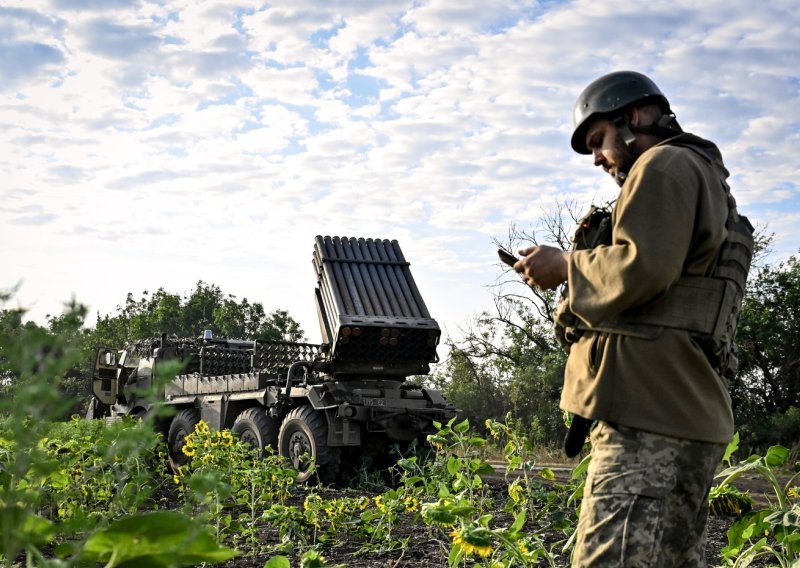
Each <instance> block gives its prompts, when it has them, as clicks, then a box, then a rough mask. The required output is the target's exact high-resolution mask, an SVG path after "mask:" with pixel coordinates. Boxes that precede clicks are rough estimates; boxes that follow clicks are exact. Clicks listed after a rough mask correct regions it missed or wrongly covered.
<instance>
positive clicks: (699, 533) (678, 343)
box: [514, 71, 752, 566]
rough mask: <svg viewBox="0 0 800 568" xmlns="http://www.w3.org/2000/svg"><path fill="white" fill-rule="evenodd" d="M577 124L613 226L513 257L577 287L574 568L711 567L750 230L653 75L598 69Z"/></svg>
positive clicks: (710, 157)
mask: <svg viewBox="0 0 800 568" xmlns="http://www.w3.org/2000/svg"><path fill="white" fill-rule="evenodd" d="M573 121H574V127H575V128H574V133H573V135H572V148H573V149H574V150H575V151H576V152H578V153H579V154H588V155H592V156H593V158H594V165H595V166H599V167H602V168H603V170H604V171H605V172H606V173H608V174H609V175H611V176H612V177H613V178H614V180H615V181H616V182H617V184H618V185H619V186H620V187H621V189H620V192H619V195H618V198H617V201H616V205H615V208H614V211H613V215H612V217H611V223H610V224H608V223H607V224H608V225H609V226H610V229H611V230H610V234H608V235H607V237H606V238H605V239H604V241H603V244H600V245H598V246H596V247H594V248H591V249H585V250H576V249H573V250H572V251H569V252H564V251H562V250H560V249H557V248H553V247H547V246H537V247H531V248H527V249H524V250H521V251H519V252H520V254H521V255H523V258H522V259H520V260H519V261H518V262H517V263H516V264H515V266H514V269H515V270H516V271H517V272H519V273H520V274H521V275H522V277H523V278H524V279H525V280H526V282H528V284H530V285H535V286H539V287H541V288H545V289H551V288H555V287H557V286H558V285H560V284H561V283H563V282H566V283H567V288H566V290H567V292H566V294H565V297H564V298H563V300H562V302H561V304H560V305H559V308H558V310H557V312H556V319H557V321H558V322H559V323H560V324H562V325H563V326H564V327H566V334H564V333H563V331H564V330H563V329H562V336H566V338H567V341H568V342H569V344H568V345H567V347H566V348H567V349H568V352H569V356H568V359H567V364H566V368H565V376H564V388H563V391H562V396H561V408H563V409H564V410H567V411H569V412H570V413H572V414H574V415H575V416H576V417H578V419H580V418H579V417H584V418H585V419H587V423H588V422H589V421H596V422H595V425H594V427H593V428H592V430H591V442H592V462H591V465H590V468H589V474H588V478H587V480H586V489H585V492H584V499H583V504H582V506H581V514H580V520H579V523H578V537H577V542H576V546H575V550H574V552H573V566H705V565H706V562H705V541H706V533H705V531H706V520H707V515H708V491H709V488H710V486H711V483H712V479H713V477H714V473H715V469H716V467H717V466H718V465H719V463H720V460H721V457H722V455H723V452H724V449H725V445H726V444H727V442H728V441H730V439H731V437H732V435H733V415H732V411H731V401H730V397H729V394H728V389H727V383H726V380H725V378H726V377H730V376H731V374H732V373H735V368H736V357H735V354H734V351H733V335H734V333H735V326H736V321H737V317H738V307H739V305H740V303H741V297H742V294H743V291H744V284H745V279H746V276H747V271H748V269H749V263H750V257H751V255H752V227H751V226H750V224H749V222H748V221H747V219H746V218H745V217H743V216H739V215H738V213H737V211H736V206H735V205H736V204H735V201H734V200H733V198H732V197H731V196H730V190H729V189H728V186H727V183H726V182H725V179H726V178H727V177H728V172H727V170H726V169H725V166H724V165H723V162H722V157H721V155H720V152H719V150H718V149H717V147H716V146H715V145H714V144H713V143H712V142H709V141H708V140H704V139H702V138H700V137H698V136H694V135H692V134H688V133H683V131H682V129H681V127H680V126H679V125H678V122H677V120H676V119H675V115H674V114H673V113H672V111H671V109H670V104H669V102H668V101H667V99H666V97H665V96H664V95H663V94H662V93H661V91H660V90H659V88H658V87H657V86H656V85H655V84H654V83H653V82H652V81H651V80H650V79H649V78H647V77H646V76H644V75H642V74H640V73H635V72H629V71H622V72H615V73H610V74H608V75H605V76H603V77H600V78H599V79H597V80H595V81H594V82H592V83H591V84H590V85H589V86H588V87H586V89H585V90H584V91H583V92H582V93H581V95H580V96H579V97H578V100H577V102H576V104H575V109H574V115H573Z"/></svg>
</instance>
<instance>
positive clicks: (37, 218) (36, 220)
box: [8, 213, 58, 227]
mask: <svg viewBox="0 0 800 568" xmlns="http://www.w3.org/2000/svg"><path fill="white" fill-rule="evenodd" d="M56 219H58V215H56V214H55V213H40V214H37V215H24V216H22V217H15V218H12V219H9V221H8V222H9V223H11V224H13V225H29V226H33V227H40V226H43V225H49V224H50V223H52V222H53V221H55V220H56Z"/></svg>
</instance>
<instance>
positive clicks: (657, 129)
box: [629, 113, 683, 138]
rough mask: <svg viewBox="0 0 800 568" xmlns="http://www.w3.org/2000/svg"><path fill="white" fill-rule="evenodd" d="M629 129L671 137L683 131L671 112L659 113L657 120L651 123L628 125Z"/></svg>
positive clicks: (659, 136)
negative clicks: (659, 116)
mask: <svg viewBox="0 0 800 568" xmlns="http://www.w3.org/2000/svg"><path fill="white" fill-rule="evenodd" d="M629 129H630V130H632V131H633V132H638V133H640V134H650V135H651V136H655V137H656V138H672V137H673V136H677V135H678V134H680V133H681V132H683V130H682V129H681V127H680V125H679V124H678V121H677V120H676V119H675V115H674V114H672V113H668V114H664V115H661V118H659V119H658V122H654V123H653V124H647V125H645V126H633V127H629Z"/></svg>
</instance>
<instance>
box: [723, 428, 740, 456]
mask: <svg viewBox="0 0 800 568" xmlns="http://www.w3.org/2000/svg"><path fill="white" fill-rule="evenodd" d="M738 449H739V432H736V433H735V434H734V435H733V439H732V440H731V441H730V442H728V446H727V447H726V448H725V455H724V456H722V461H724V462H725V463H728V464H729V463H731V456H732V455H733V453H734V452H735V451H736V450H738Z"/></svg>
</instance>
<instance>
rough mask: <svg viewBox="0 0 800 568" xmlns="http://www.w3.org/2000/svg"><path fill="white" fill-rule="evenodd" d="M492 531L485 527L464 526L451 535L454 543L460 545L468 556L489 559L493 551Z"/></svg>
mask: <svg viewBox="0 0 800 568" xmlns="http://www.w3.org/2000/svg"><path fill="white" fill-rule="evenodd" d="M491 535H492V533H491V531H489V529H487V528H484V527H476V526H474V525H472V526H462V527H461V529H456V530H454V531H453V532H451V533H450V536H452V537H453V543H454V544H457V545H459V546H460V547H461V548H462V549H463V550H464V552H466V553H467V554H477V555H478V556H483V557H487V556H489V555H490V554H491V553H492V551H493V550H494V549H493V548H492V539H491Z"/></svg>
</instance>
